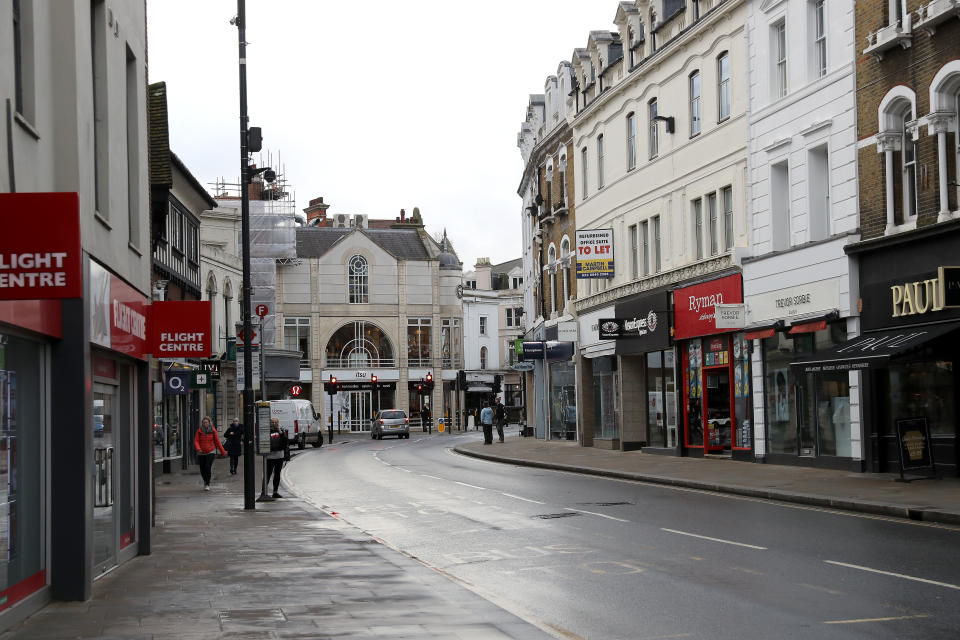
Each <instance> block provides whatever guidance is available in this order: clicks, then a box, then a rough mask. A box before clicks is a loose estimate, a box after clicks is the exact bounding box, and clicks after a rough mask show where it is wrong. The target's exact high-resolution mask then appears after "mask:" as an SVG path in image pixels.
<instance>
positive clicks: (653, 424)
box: [646, 349, 677, 447]
mask: <svg viewBox="0 0 960 640" xmlns="http://www.w3.org/2000/svg"><path fill="white" fill-rule="evenodd" d="M646 366H647V371H646V381H647V441H648V443H649V444H650V446H653V447H675V446H677V395H676V385H675V382H674V355H673V350H672V349H670V350H668V351H653V352H650V353H648V354H647V363H646Z"/></svg>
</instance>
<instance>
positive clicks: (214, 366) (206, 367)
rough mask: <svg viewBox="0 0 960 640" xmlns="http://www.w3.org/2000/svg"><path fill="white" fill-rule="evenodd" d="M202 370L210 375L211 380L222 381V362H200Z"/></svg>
mask: <svg viewBox="0 0 960 640" xmlns="http://www.w3.org/2000/svg"><path fill="white" fill-rule="evenodd" d="M200 370H201V371H206V372H207V373H208V374H209V375H210V380H211V381H213V382H217V381H219V380H220V361H219V360H202V361H201V362H200Z"/></svg>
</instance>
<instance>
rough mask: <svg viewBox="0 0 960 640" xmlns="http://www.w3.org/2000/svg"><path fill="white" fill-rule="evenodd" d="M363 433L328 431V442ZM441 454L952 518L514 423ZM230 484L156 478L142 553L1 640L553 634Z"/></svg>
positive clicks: (936, 491) (907, 502) (888, 491)
mask: <svg viewBox="0 0 960 640" xmlns="http://www.w3.org/2000/svg"><path fill="white" fill-rule="evenodd" d="M454 433H457V432H456V431H454ZM435 437H446V436H444V435H440V434H438V435H436V436H435ZM367 439H369V435H367V434H357V435H353V434H351V435H344V436H338V438H337V440H338V441H337V443H336V444H334V445H332V447H338V446H358V445H360V444H361V443H362V442H363V441H365V440H367ZM326 446H327V447H328V448H330V447H331V445H326ZM454 449H455V450H456V451H457V452H459V453H462V454H465V455H470V456H475V457H478V458H485V459H488V460H493V461H497V462H501V463H508V464H517V465H526V466H532V467H540V468H547V469H555V470H561V471H567V472H574V473H585V474H591V475H598V476H605V477H613V478H622V479H629V480H635V481H641V482H650V483H656V484H665V485H670V486H678V487H686V488H693V489H701V490H707V491H715V492H721V493H730V494H736V495H742V496H751V497H755V498H762V499H769V500H783V501H788V502H793V503H800V504H807V505H814V506H820V507H832V508H837V509H847V510H853V511H858V512H863V513H871V514H877V515H883V516H893V517H902V518H912V519H916V520H924V521H931V522H942V523H949V524H960V479H957V478H943V479H939V480H922V481H914V482H910V483H902V482H896V481H895V478H896V477H895V476H893V475H887V474H867V473H850V472H845V471H833V470H826V469H810V468H804V467H788V466H780V465H767V464H757V463H751V462H738V461H733V460H728V459H713V458H709V459H694V458H679V457H669V456H662V455H654V454H645V453H642V452H640V451H630V452H621V451H608V450H604V449H595V448H592V447H581V446H579V445H578V444H577V443H575V442H567V441H556V440H554V441H544V440H536V439H534V438H521V437H519V436H518V435H517V430H516V427H512V428H508V430H507V439H506V442H505V443H503V444H501V443H499V442H494V444H493V445H489V446H486V445H484V444H483V443H482V442H468V443H461V444H456V445H455V446H454ZM258 466H259V465H258ZM258 472H259V470H258ZM242 477H243V476H242V470H241V474H238V475H236V476H231V475H229V473H228V471H227V461H226V460H217V461H216V463H215V466H214V480H213V483H212V485H211V488H212V490H211V491H209V492H205V491H203V487H202V484H201V482H200V476H199V472H198V471H197V470H196V468H193V469H191V470H188V471H184V472H178V473H173V474H168V475H164V476H160V477H158V478H157V481H156V495H157V526H156V527H154V529H153V531H152V536H153V549H152V554H151V555H149V556H139V557H137V558H134V559H133V560H131V561H129V562H126V563H124V564H123V565H121V566H119V567H117V568H116V569H114V570H113V571H111V572H110V573H108V574H106V575H105V576H103V577H101V578H100V579H98V580H97V581H96V582H95V583H94V585H93V597H92V599H90V600H88V601H87V602H54V603H52V604H50V605H48V606H47V607H45V608H44V609H42V610H40V611H39V612H37V613H36V614H34V615H33V616H31V617H30V618H28V619H27V620H25V621H24V622H22V623H21V624H19V625H16V626H14V627H13V628H11V629H9V630H7V631H6V632H5V633H2V634H0V640H14V639H17V640H19V639H27V638H29V639H31V640H48V639H53V638H58V639H59V638H107V639H117V640H119V639H124V640H131V639H137V640H167V639H170V640H173V639H174V638H176V639H178V640H208V639H214V638H237V639H244V640H260V639H266V638H271V639H272V638H416V639H421V638H423V639H444V640H495V639H497V638H517V639H521V640H523V639H527V638H531V639H532V638H549V637H553V636H552V635H551V634H549V633H547V631H546V629H547V627H546V626H545V624H543V623H540V626H537V624H534V622H536V621H533V622H530V621H524V620H522V619H521V618H519V617H517V616H515V615H514V614H512V613H510V612H508V611H506V610H505V609H503V608H501V607H500V606H498V605H497V604H496V603H493V602H490V601H488V600H486V599H484V598H483V597H481V596H480V595H478V594H476V593H475V592H474V591H472V590H471V589H470V588H469V585H467V584H465V583H462V582H458V581H456V580H455V579H454V578H452V577H449V576H447V575H445V574H442V573H440V572H437V571H435V570H434V569H431V568H429V567H427V566H425V565H424V564H422V563H420V562H419V561H418V560H417V559H415V558H413V557H410V556H408V555H405V554H404V553H403V552H399V551H397V550H394V549H392V548H390V547H388V546H387V545H385V544H380V543H379V542H380V541H378V540H375V539H374V538H372V537H371V536H370V535H368V534H366V533H364V532H363V531H360V530H359V529H357V528H355V527H353V526H351V525H348V524H347V523H345V522H343V521H341V520H339V519H338V518H336V517H335V516H332V515H329V514H328V513H326V512H324V511H320V510H317V509H316V508H314V507H313V506H311V505H310V504H308V503H306V502H305V501H302V500H300V499H299V498H297V497H295V496H293V495H292V494H291V493H289V492H287V493H286V494H285V495H286V496H287V497H284V498H282V499H279V500H276V501H273V502H264V503H258V504H257V508H256V510H253V511H246V510H244V509H243V482H242ZM258 479H259V473H258ZM258 487H259V485H258ZM285 491H286V489H285V488H284V487H281V493H284V492H285ZM258 493H259V491H258Z"/></svg>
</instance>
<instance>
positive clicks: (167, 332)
mask: <svg viewBox="0 0 960 640" xmlns="http://www.w3.org/2000/svg"><path fill="white" fill-rule="evenodd" d="M150 319H151V325H152V331H151V334H152V336H153V340H152V347H151V349H152V353H153V355H154V356H155V357H157V358H207V357H209V356H210V347H211V344H212V340H211V339H210V301H209V300H170V301H166V302H154V303H153V308H152V312H151V318H150Z"/></svg>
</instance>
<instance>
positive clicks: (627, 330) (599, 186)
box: [571, 0, 754, 458]
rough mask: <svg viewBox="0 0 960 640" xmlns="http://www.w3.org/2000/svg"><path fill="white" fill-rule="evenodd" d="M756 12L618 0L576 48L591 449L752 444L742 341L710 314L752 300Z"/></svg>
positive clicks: (582, 327)
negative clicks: (750, 27) (748, 260)
mask: <svg viewBox="0 0 960 640" xmlns="http://www.w3.org/2000/svg"><path fill="white" fill-rule="evenodd" d="M612 8H613V7H612ZM747 14H748V5H747V3H746V2H744V1H743V0H721V1H713V2H703V1H701V2H682V1H678V0H655V1H653V2H650V1H647V0H640V1H637V2H620V3H619V5H618V6H616V15H615V17H614V23H615V25H616V30H615V31H592V32H590V34H589V37H588V39H587V44H586V47H585V48H583V49H576V50H574V55H573V59H572V65H573V74H574V79H575V84H574V95H575V100H576V104H575V114H574V115H573V117H572V123H571V126H572V130H573V146H574V148H575V155H576V158H577V160H578V168H577V170H576V171H575V172H574V179H575V193H576V199H575V204H576V207H577V231H578V234H583V233H585V232H587V233H589V236H584V237H585V238H586V245H587V246H586V248H585V249H581V248H579V247H578V249H577V256H576V260H577V271H578V275H580V279H578V281H577V282H578V287H577V300H576V302H575V304H574V308H575V310H576V315H577V317H578V322H579V342H578V345H577V347H578V359H577V365H576V369H577V372H576V375H577V383H576V387H577V390H578V396H577V408H578V425H579V430H580V436H581V438H582V443H583V444H584V445H585V446H596V447H604V448H610V449H620V450H628V449H635V448H639V447H643V448H644V450H645V451H651V452H660V453H667V454H672V455H690V456H702V455H704V454H707V453H719V454H724V455H733V456H735V457H745V458H752V456H753V446H754V445H753V434H752V430H751V427H750V425H751V423H752V420H753V416H752V411H753V407H752V401H751V397H752V394H751V390H750V387H749V379H748V378H747V377H745V371H746V367H747V366H748V360H749V355H748V353H747V348H746V342H745V340H744V336H743V333H742V332H737V331H736V330H733V329H726V328H720V327H717V326H716V324H715V321H714V315H715V313H714V312H715V305H716V304H718V303H722V304H730V303H741V302H742V301H743V297H742V296H743V290H742V284H741V272H740V262H741V259H742V257H743V256H744V255H745V254H746V252H747V248H748V245H749V240H750V225H749V219H748V206H747V205H748V200H747V183H746V176H747V152H746V151H747V149H746V140H747V116H746V114H747V100H746V95H747V94H746V87H747V83H748V75H747V70H746V68H745V66H744V61H745V60H746V59H747V58H746V50H745V37H744V27H745V25H746V22H747ZM578 244H580V243H578ZM593 249H597V250H599V251H600V252H601V255H603V256H605V257H604V258H603V259H600V260H596V259H593V260H589V261H588V260H587V259H586V258H585V256H586V255H587V254H586V251H587V250H593ZM590 255H596V253H594V254H590ZM611 257H612V260H611V259H610V258H611ZM601 329H603V331H602V332H601Z"/></svg>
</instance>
